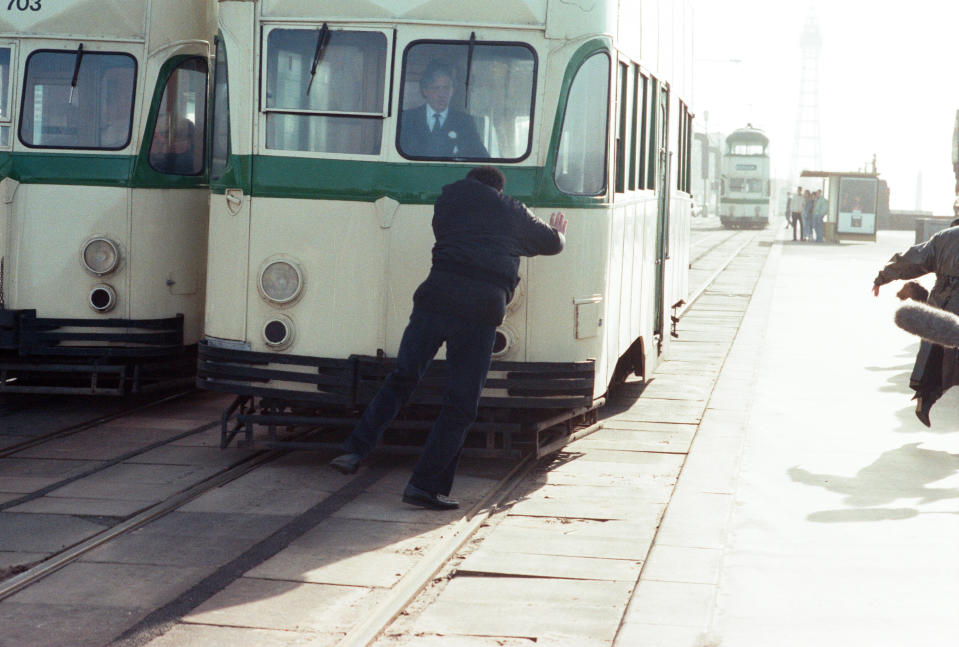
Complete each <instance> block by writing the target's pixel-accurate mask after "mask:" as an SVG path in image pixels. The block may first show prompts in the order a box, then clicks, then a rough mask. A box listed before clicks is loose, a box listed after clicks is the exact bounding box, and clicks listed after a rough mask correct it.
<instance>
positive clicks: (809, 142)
mask: <svg viewBox="0 0 959 647" xmlns="http://www.w3.org/2000/svg"><path fill="white" fill-rule="evenodd" d="M799 46H800V48H801V50H802V73H801V75H800V77H799V79H800V80H799V110H797V112H796V136H795V139H794V140H793V154H792V161H791V163H790V167H791V170H790V173H789V177H790V178H793V179H797V178H798V176H799V174H800V173H801V172H802V171H803V170H804V169H812V170H821V169H822V145H821V140H820V132H819V51H820V49H821V47H822V37H821V36H820V35H819V21H818V20H816V15H815V14H814V13H813V11H812V9H810V11H809V14H808V16H807V17H806V24H805V26H804V27H803V32H802V36H801V37H800V39H799Z"/></svg>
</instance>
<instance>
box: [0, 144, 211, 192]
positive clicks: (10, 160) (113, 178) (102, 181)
mask: <svg viewBox="0 0 959 647" xmlns="http://www.w3.org/2000/svg"><path fill="white" fill-rule="evenodd" d="M144 167H145V168H144ZM0 177H9V178H11V179H13V180H16V181H17V182H20V183H22V184H61V185H75V186H105V187H123V188H190V187H197V186H205V185H206V177H205V176H183V175H164V174H162V173H157V172H156V171H154V170H153V169H151V168H149V165H148V164H146V163H144V162H143V161H142V160H141V159H139V158H138V157H137V156H135V155H102V154H96V153H94V154H83V153H32V152H31V153H20V152H17V153H9V152H8V153H3V154H0Z"/></svg>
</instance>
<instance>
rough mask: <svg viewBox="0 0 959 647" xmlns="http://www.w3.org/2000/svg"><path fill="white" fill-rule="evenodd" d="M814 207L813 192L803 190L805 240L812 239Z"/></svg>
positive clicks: (802, 216)
mask: <svg viewBox="0 0 959 647" xmlns="http://www.w3.org/2000/svg"><path fill="white" fill-rule="evenodd" d="M812 207H813V199H812V194H811V193H810V192H809V191H808V190H806V191H805V192H803V207H802V215H801V219H802V230H803V237H802V239H803V240H812Z"/></svg>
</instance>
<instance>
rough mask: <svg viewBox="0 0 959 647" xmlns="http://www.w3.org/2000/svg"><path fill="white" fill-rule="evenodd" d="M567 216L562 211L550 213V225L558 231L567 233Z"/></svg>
mask: <svg viewBox="0 0 959 647" xmlns="http://www.w3.org/2000/svg"><path fill="white" fill-rule="evenodd" d="M567 222H568V221H567V220H566V216H565V215H564V214H563V212H562V211H554V212H553V213H551V214H549V226H550V227H552V228H553V229H555V230H556V231H558V232H559V233H561V234H563V235H565V234H566V224H567Z"/></svg>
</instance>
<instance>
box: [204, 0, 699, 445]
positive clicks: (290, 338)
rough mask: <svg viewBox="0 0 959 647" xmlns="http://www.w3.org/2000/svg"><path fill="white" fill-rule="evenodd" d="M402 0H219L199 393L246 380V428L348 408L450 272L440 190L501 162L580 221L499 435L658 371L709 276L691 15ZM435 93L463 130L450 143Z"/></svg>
mask: <svg viewBox="0 0 959 647" xmlns="http://www.w3.org/2000/svg"><path fill="white" fill-rule="evenodd" d="M387 4H388V3H384V2H375V1H373V0H350V1H346V0H342V1H334V0H331V1H328V2H323V3H321V6H322V11H320V9H319V6H320V5H318V3H315V2H308V1H306V0H259V1H254V2H247V1H239V0H236V1H233V0H222V1H221V2H219V5H218V7H219V13H218V21H219V36H218V41H217V45H216V52H215V73H214V90H213V99H212V102H211V103H212V123H211V130H212V135H213V136H212V146H211V149H212V163H211V180H210V184H211V191H212V198H211V202H210V244H209V254H210V255H209V265H208V271H207V274H208V284H207V308H206V324H205V335H206V336H205V339H204V340H203V341H202V342H201V344H200V361H199V372H198V378H197V383H198V385H199V386H200V387H201V388H205V389H211V390H214V391H220V392H227V393H232V394H236V396H237V399H236V401H235V402H234V403H233V405H232V406H231V407H230V409H229V410H228V412H227V414H225V416H224V421H226V420H227V417H228V416H232V415H233V414H234V413H236V414H237V417H236V420H238V421H239V422H241V423H243V422H245V423H246V424H247V426H246V429H247V431H248V432H249V429H250V425H252V424H257V423H264V424H265V423H268V424H284V423H290V422H296V421H308V420H310V419H314V418H316V416H320V417H322V416H324V415H326V416H332V415H335V414H337V413H339V414H343V419H344V420H347V419H349V416H350V412H353V413H354V414H355V412H356V411H358V410H360V409H361V408H362V407H363V406H364V405H365V404H366V403H367V402H368V401H369V400H370V399H371V397H372V395H373V394H374V393H375V391H376V388H377V386H378V384H379V382H380V381H381V380H382V378H383V377H384V376H385V374H386V372H387V371H388V370H389V368H390V361H391V358H393V357H395V355H396V352H397V349H398V346H399V342H400V338H401V335H402V333H403V330H404V327H405V325H406V322H407V319H408V317H409V313H410V310H411V306H412V295H413V291H414V289H415V288H416V286H417V285H418V284H419V283H420V282H421V281H422V280H423V279H424V278H425V276H426V275H427V273H428V272H429V269H430V250H431V247H432V245H433V234H432V229H431V218H432V211H433V209H432V206H433V202H434V200H435V199H436V198H437V196H438V195H439V192H440V190H441V188H442V186H443V185H445V184H448V183H451V182H454V181H456V180H459V179H461V178H463V177H464V176H465V175H466V173H467V172H468V170H469V169H470V168H472V167H474V166H478V165H487V164H492V165H495V166H497V167H498V168H500V169H502V170H503V172H504V173H505V175H506V178H507V182H506V189H505V192H506V193H508V194H510V195H512V196H514V197H516V198H517V199H519V200H521V201H522V202H523V203H525V204H526V205H527V206H528V207H529V208H530V209H531V210H532V211H533V212H534V213H536V214H537V215H538V216H539V217H540V218H542V219H544V220H546V219H547V218H548V216H549V214H550V213H551V212H552V211H556V210H562V211H563V212H564V213H565V214H566V216H567V217H568V220H569V228H568V231H567V245H566V249H565V250H564V251H563V253H562V254H560V255H559V256H556V257H537V258H532V259H522V263H521V266H520V279H521V280H520V283H519V287H518V289H517V290H516V293H515V296H514V298H513V299H512V301H511V302H510V303H509V305H508V313H507V316H506V319H505V321H504V322H503V324H502V326H500V327H499V329H498V330H497V335H496V342H495V347H494V356H493V364H492V368H491V371H490V373H489V377H488V380H487V384H486V389H485V390H484V392H483V398H482V400H481V402H480V421H481V424H480V425H479V427H478V428H482V421H483V420H489V419H490V418H494V417H497V416H506V417H509V416H510V414H511V413H512V414H514V415H515V416H521V415H531V414H530V412H531V411H533V412H535V411H541V412H542V411H546V410H551V409H552V410H556V409H562V410H576V409H577V408H589V407H592V406H594V403H598V402H599V401H601V400H600V399H601V397H602V396H603V394H604V393H605V392H606V390H607V386H608V385H609V384H610V382H611V381H615V380H616V379H624V378H625V377H626V376H627V375H628V374H629V372H630V371H634V372H637V373H640V374H643V373H644V372H645V371H647V370H651V368H652V367H653V366H654V365H655V363H656V361H657V358H658V357H659V354H660V353H661V352H662V350H663V348H664V346H665V345H666V344H667V343H668V341H669V332H668V329H667V326H666V322H667V320H668V315H669V308H670V306H671V305H673V304H675V303H676V302H677V301H678V300H680V299H682V298H683V297H684V296H685V294H686V290H687V284H688V276H687V272H688V255H689V254H688V248H689V230H690V220H689V216H690V196H689V180H690V148H691V146H690V144H691V135H692V128H691V124H692V114H691V112H690V111H689V110H688V108H687V106H686V104H685V103H684V102H683V101H682V100H681V97H683V96H684V93H685V92H687V91H688V88H687V83H688V81H689V78H688V75H687V72H688V70H689V67H690V61H689V59H688V57H687V55H688V52H686V53H684V54H683V55H681V56H678V58H673V56H674V54H676V53H677V52H682V51H683V48H682V47H678V46H675V43H676V42H679V43H687V44H688V43H689V42H690V39H689V38H688V37H685V36H684V31H683V30H684V29H686V27H685V26H681V25H680V23H679V21H675V20H674V18H673V12H670V13H669V14H668V15H667V14H666V13H664V14H663V15H662V16H660V15H659V14H658V13H657V12H656V7H657V3H656V2H649V3H647V2H635V3H628V4H629V8H628V9H627V8H625V6H624V5H626V4H627V3H619V2H615V1H613V0H608V1H606V2H596V3H589V4H588V5H585V4H584V3H577V2H571V3H556V2H547V0H515V1H506V0H504V1H501V2H496V3H488V4H483V3H480V4H461V3H442V4H436V3H433V2H426V1H423V2H411V3H405V4H404V6H405V7H406V8H404V9H396V8H388V7H387ZM647 5H649V6H647ZM547 7H548V8H549V9H548V10H547ZM627 12H632V15H628V13H627ZM640 13H642V16H643V18H644V21H645V22H643V23H642V24H641V23H640V22H639V21H638V18H639V15H640ZM677 15H679V14H677ZM686 15H688V12H687V14H686ZM670 29H676V30H677V33H675V34H672V33H671V32H670ZM641 34H644V35H645V36H643V38H646V46H647V49H646V50H644V51H641V49H640V47H639V43H640V42H641V40H642V38H641ZM650 34H652V35H656V34H658V40H657V39H656V38H653V37H648V36H649V35H650ZM651 43H652V44H655V43H658V48H659V50H658V54H657V52H656V51H655V49H649V47H650V44H651ZM643 55H645V56H646V57H647V58H646V59H644V58H643ZM646 60H649V61H658V62H659V65H660V67H658V68H652V67H648V64H647V63H646V62H645V61H646ZM437 94H438V95H440V96H441V99H440V100H439V101H437V100H436V98H435V95H437ZM431 101H434V102H436V105H437V110H440V111H442V109H443V108H444V107H445V106H446V105H449V107H450V115H451V116H450V117H449V120H450V121H451V122H453V123H454V126H453V127H451V128H449V127H444V128H443V129H442V130H441V131H440V136H439V137H431V135H432V133H428V132H427V118H426V115H427V112H426V106H427V105H430V106H432V105H433V104H431V103H430V102H431ZM453 115H455V120H454V116H453ZM442 357H443V355H442V350H441V354H440V355H439V356H438V360H437V361H435V362H434V364H433V367H432V369H431V370H434V369H435V370H436V371H437V373H441V372H442V370H443V362H442V359H441V358H442ZM442 383H443V380H442V379H437V380H431V378H430V376H429V375H428V376H427V378H426V379H425V381H424V383H423V384H422V385H421V388H420V389H419V390H418V391H417V393H416V394H414V403H425V404H430V403H437V402H439V398H440V397H441V393H440V392H439V390H438V389H440V388H441V387H442ZM304 412H305V413H306V414H308V415H307V417H303V416H304ZM309 416H313V417H314V418H309ZM324 419H325V420H330V419H332V418H329V417H327V418H324ZM241 426H242V425H241ZM476 428H477V427H474V429H476ZM224 434H225V442H226V444H228V443H229V441H230V439H231V438H232V436H231V435H229V434H228V433H227V431H226V422H224ZM487 442H490V441H489V439H488V440H487ZM492 442H499V441H498V440H494V441H492Z"/></svg>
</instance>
